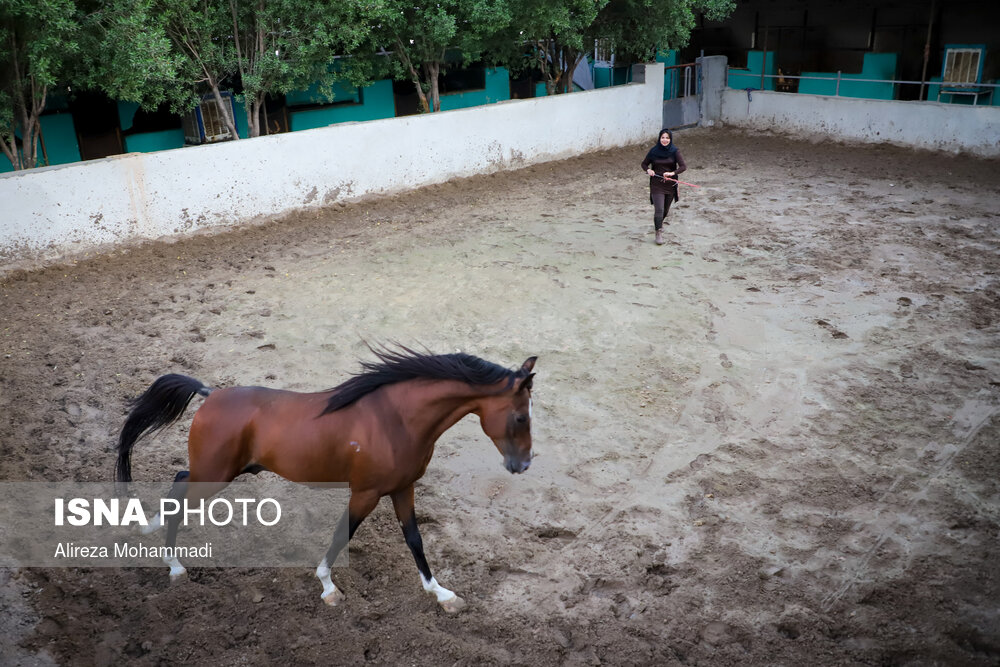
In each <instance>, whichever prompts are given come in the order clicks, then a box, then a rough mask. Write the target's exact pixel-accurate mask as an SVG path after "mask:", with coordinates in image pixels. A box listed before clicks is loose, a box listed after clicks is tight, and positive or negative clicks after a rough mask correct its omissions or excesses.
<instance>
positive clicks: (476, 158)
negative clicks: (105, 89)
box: [0, 63, 663, 269]
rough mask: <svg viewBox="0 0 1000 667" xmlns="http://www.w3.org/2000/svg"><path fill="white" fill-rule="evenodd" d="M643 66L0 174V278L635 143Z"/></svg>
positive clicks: (648, 121) (647, 88)
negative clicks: (464, 104)
mask: <svg viewBox="0 0 1000 667" xmlns="http://www.w3.org/2000/svg"><path fill="white" fill-rule="evenodd" d="M645 67H646V70H645V72H644V73H643V72H641V71H640V72H638V74H639V76H638V81H640V82H639V83H634V84H629V85H626V86H617V87H613V88H602V89H599V90H592V91H587V92H579V93H573V94H572V95H558V96H554V97H545V98H537V99H530V100H511V101H509V102H501V103H498V104H492V105H488V106H481V107H472V108H469V109H458V110H455V111H445V112H442V113H435V114H429V115H421V116H408V117H404V118H391V119H386V120H377V121H370V122H364V123H343V124H338V125H333V126H330V127H326V128H320V129H315V130H306V131H302V132H293V133H289V134H279V135H273V136H268V137H259V138H256V139H250V140H241V141H234V142H230V143H225V144H219V145H213V146H199V147H190V148H182V149H177V150H170V151H162V152H158V153H132V154H128V155H123V156H117V157H113V158H108V159H104V160H96V161H92V162H83V163H76V164H71V165H62V166H56V167H46V168H41V169H34V170H30V171H26V172H19V173H18V172H15V173H10V174H0V202H2V213H0V269H3V268H4V267H5V266H6V267H9V266H11V265H12V264H14V263H17V264H22V265H23V264H24V263H25V262H28V263H30V262H34V261H37V260H42V259H52V258H59V257H63V256H66V255H67V254H70V253H76V252H82V251H87V250H91V249H94V248H96V247H98V246H100V245H103V244H107V243H121V242H126V241H132V240H137V239H152V238H157V237H161V236H164V235H173V234H180V233H185V232H190V231H194V230H197V229H205V228H211V227H219V226H229V225H238V224H241V223H244V222H248V221H252V220H254V219H258V218H263V217H270V216H275V215H282V214H285V213H289V212H292V211H295V210H300V209H304V208H316V207H320V206H325V205H329V204H332V203H335V202H337V201H342V200H350V199H357V198H359V197H363V196H365V195H371V194H376V193H388V192H395V191H401V190H408V189H414V188H417V187H420V186H424V185H429V184H432V183H439V182H443V181H447V180H448V179H451V178H453V177H461V176H470V175H473V174H480V173H489V172H493V171H498V170H502V169H514V168H518V167H522V166H525V165H528V164H532V163H536V162H544V161H549V160H557V159H563V158H568V157H572V156H574V155H580V154H583V153H587V152H590V151H595V150H602V149H607V148H613V147H616V146H624V145H628V144H633V143H648V141H649V140H650V138H651V137H653V138H655V136H656V133H657V132H658V131H659V129H660V123H661V108H662V97H663V65H662V64H659V63H656V64H650V65H647V66H645ZM643 74H644V75H643ZM643 82H645V83H643Z"/></svg>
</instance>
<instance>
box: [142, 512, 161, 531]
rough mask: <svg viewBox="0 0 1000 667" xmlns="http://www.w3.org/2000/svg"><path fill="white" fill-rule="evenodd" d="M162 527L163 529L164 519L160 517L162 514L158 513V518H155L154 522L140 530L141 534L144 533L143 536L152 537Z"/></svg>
mask: <svg viewBox="0 0 1000 667" xmlns="http://www.w3.org/2000/svg"><path fill="white" fill-rule="evenodd" d="M162 527H163V519H162V518H161V517H160V513H159V512H157V513H156V516H154V517H153V520H152V521H150V522H149V525H148V526H143V527H142V528H140V529H139V532H140V533H142V534H143V535H152V534H153V533H155V532H156V531H158V530H159V529H160V528H162Z"/></svg>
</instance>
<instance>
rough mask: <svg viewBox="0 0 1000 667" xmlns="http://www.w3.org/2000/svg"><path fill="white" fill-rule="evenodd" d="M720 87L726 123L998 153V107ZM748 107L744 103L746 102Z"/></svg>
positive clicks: (845, 138)
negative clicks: (749, 90) (750, 98)
mask: <svg viewBox="0 0 1000 667" xmlns="http://www.w3.org/2000/svg"><path fill="white" fill-rule="evenodd" d="M751 94H752V97H753V99H752V101H749V104H748V100H747V93H746V91H744V90H732V89H729V88H726V89H723V90H722V108H721V110H720V113H719V118H717V119H716V118H713V119H712V120H721V121H722V122H723V123H725V124H727V125H734V126H737V127H742V128H746V129H751V130H760V131H768V132H776V133H780V134H789V135H792V136H800V137H806V138H809V139H816V138H828V139H831V140H835V141H850V142H862V143H889V144H895V145H897V146H906V147H908V148H922V149H928V150H935V151H945V152H950V153H967V154H969V155H976V156H979V157H989V158H992V157H1000V107H984V106H975V107H973V106H965V105H958V104H938V103H937V102H897V101H885V100H863V99H856V98H847V97H827V96H824V95H800V94H797V93H778V92H772V91H763V90H755V91H753V92H752V93H751ZM748 107H749V108H748Z"/></svg>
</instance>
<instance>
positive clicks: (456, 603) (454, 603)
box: [441, 595, 465, 614]
mask: <svg viewBox="0 0 1000 667" xmlns="http://www.w3.org/2000/svg"><path fill="white" fill-rule="evenodd" d="M441 608H442V609H444V610H445V611H446V612H448V613H449V614H457V613H458V612H460V611H462V610H463V609H465V600H463V599H462V598H460V597H458V596H457V595H456V596H455V597H453V598H451V599H450V600H445V601H443V602H441Z"/></svg>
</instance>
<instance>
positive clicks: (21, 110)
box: [0, 36, 48, 171]
mask: <svg viewBox="0 0 1000 667" xmlns="http://www.w3.org/2000/svg"><path fill="white" fill-rule="evenodd" d="M11 44H12V49H11V51H12V54H13V56H14V58H13V61H12V63H11V65H12V69H11V75H12V78H13V82H14V85H15V95H14V111H15V113H16V114H17V115H19V116H20V117H21V118H20V120H19V121H18V122H15V123H13V124H12V126H11V127H10V143H9V144H8V143H7V141H5V140H2V139H0V145H2V147H3V152H4V155H6V156H7V159H9V160H10V164H11V167H12V168H13V169H14V171H20V170H22V169H32V168H34V167H35V163H36V162H37V158H36V156H35V144H36V143H37V142H38V139H39V137H40V135H41V127H42V126H41V122H40V121H39V117H40V116H41V115H42V111H43V110H44V109H45V98H46V96H47V94H48V88H47V87H46V86H41V87H40V89H39V87H38V85H37V84H36V83H35V79H34V77H33V76H31V75H30V74H28V75H26V76H27V80H26V81H25V82H24V84H22V83H21V81H22V79H21V77H22V72H21V67H20V62H19V61H18V59H17V49H16V44H14V43H13V36H11ZM25 88H28V90H27V91H26V90H25ZM18 126H20V127H21V150H20V151H18V150H17V136H16V135H15V134H14V132H15V130H16V129H17V127H18Z"/></svg>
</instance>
